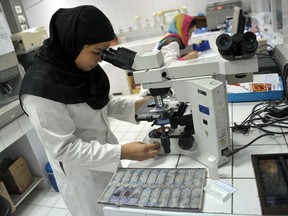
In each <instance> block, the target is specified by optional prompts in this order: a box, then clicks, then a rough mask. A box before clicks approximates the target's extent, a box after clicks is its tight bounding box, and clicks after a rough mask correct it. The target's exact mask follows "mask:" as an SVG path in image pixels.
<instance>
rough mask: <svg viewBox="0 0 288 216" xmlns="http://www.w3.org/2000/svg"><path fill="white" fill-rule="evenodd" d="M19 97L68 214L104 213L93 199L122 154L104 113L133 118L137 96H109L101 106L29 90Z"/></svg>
mask: <svg viewBox="0 0 288 216" xmlns="http://www.w3.org/2000/svg"><path fill="white" fill-rule="evenodd" d="M22 102H23V105H24V106H23V107H24V109H25V111H26V113H27V114H28V115H29V119H30V120H31V122H32V124H33V126H34V128H35V130H36V132H37V134H38V135H39V137H40V140H41V141H42V143H43V145H44V147H45V150H46V153H47V157H48V160H49V162H50V164H51V166H52V169H53V172H54V175H55V177H56V181H57V185H58V187H59V190H60V193H61V196H62V198H63V201H64V202H65V204H66V205H67V207H68V209H69V211H70V213H71V214H72V216H100V215H103V211H102V208H103V205H97V201H98V200H99V198H100V195H101V193H102V192H103V191H104V189H105V187H106V185H107V184H108V182H109V180H110V178H111V177H112V175H113V172H114V171H116V169H117V167H118V165H119V162H120V154H121V145H117V144H118V141H117V139H116V137H115V136H114V135H113V133H112V132H111V130H110V128H109V120H108V116H111V117H114V118H117V119H120V120H125V121H128V122H131V123H136V121H135V118H134V116H135V100H133V99H120V98H114V97H112V96H111V100H110V102H109V103H108V104H107V105H106V106H105V107H104V108H103V109H101V110H93V109H92V108H90V107H89V106H88V105H87V104H86V103H79V104H69V105H67V104H63V103H59V102H55V101H51V100H48V99H45V98H41V97H37V96H33V95H24V96H23V97H22ZM39 145H40V144H39ZM60 161H61V162H62V163H63V168H64V171H63V170H62V168H61V166H60V165H59V162H60Z"/></svg>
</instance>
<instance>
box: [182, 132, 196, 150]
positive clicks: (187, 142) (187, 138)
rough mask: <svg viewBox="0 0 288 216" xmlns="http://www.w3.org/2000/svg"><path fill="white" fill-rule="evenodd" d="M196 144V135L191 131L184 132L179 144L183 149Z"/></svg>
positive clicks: (188, 148)
mask: <svg viewBox="0 0 288 216" xmlns="http://www.w3.org/2000/svg"><path fill="white" fill-rule="evenodd" d="M193 144H194V137H193V136H192V134H191V133H187V132H182V133H181V134H180V137H179V140H178V146H179V147H180V148H181V149H183V150H190V149H191V148H192V147H193Z"/></svg>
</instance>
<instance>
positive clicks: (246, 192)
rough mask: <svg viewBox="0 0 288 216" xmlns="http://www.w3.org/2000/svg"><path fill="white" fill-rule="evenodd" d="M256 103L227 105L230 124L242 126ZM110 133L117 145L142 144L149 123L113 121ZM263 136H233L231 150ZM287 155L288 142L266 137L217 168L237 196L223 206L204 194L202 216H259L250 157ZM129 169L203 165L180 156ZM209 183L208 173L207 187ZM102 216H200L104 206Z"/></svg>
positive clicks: (162, 157)
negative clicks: (115, 138) (114, 137)
mask: <svg viewBox="0 0 288 216" xmlns="http://www.w3.org/2000/svg"><path fill="white" fill-rule="evenodd" d="M255 104H257V102H250V103H233V104H229V117H230V122H231V123H233V122H236V123H241V122H242V121H243V120H244V119H245V118H246V117H247V116H248V115H249V114H250V113H251V110H252V107H253V106H254V105H255ZM111 126H112V129H113V131H114V133H115V135H116V136H117V137H119V140H120V143H126V142H130V141H132V140H135V139H136V140H137V139H139V140H141V139H143V137H144V136H146V134H147V132H148V131H149V130H150V129H151V123H149V122H141V123H140V125H137V126H135V125H130V124H127V123H124V122H119V121H116V120H112V122H111ZM261 134H263V132H261V131H259V130H257V129H251V131H250V132H249V133H248V134H245V135H243V134H241V133H236V132H234V133H232V132H231V138H232V146H234V147H237V148H238V147H240V146H243V145H245V144H247V143H249V142H250V141H251V140H253V139H254V138H255V137H257V136H259V135H261ZM285 152H287V153H288V148H287V142H286V141H285V138H284V135H276V136H266V137H263V138H261V139H259V140H257V141H256V142H255V143H253V145H251V146H249V147H248V148H245V149H243V150H242V151H240V152H238V153H237V154H235V155H234V156H233V157H231V160H230V161H229V162H228V163H226V164H224V165H222V166H221V167H220V168H219V170H218V171H219V176H220V179H221V180H224V181H226V182H227V183H230V184H232V185H233V187H234V188H236V189H237V190H236V192H234V193H233V194H232V197H231V198H229V199H228V200H227V201H225V202H222V201H219V200H216V199H215V198H213V197H211V196H209V195H207V194H206V193H204V199H203V208H202V211H201V215H206V216H212V215H213V216H215V215H238V216H239V215H246V216H248V215H249V216H252V215H254V216H255V215H261V207H260V201H259V197H258V191H257V185H256V180H255V175H254V170H253V166H252V162H251V155H252V154H272V153H285ZM126 165H128V166H129V168H130V167H131V168H135V167H139V168H144V167H145V168H148V167H149V168H175V167H177V168H205V166H204V165H203V164H201V163H200V162H198V161H196V160H195V159H193V158H190V157H188V156H179V155H159V156H158V157H157V158H155V159H150V160H147V161H143V162H136V161H133V162H130V161H127V164H126ZM209 182H211V180H210V178H209V173H208V171H207V178H206V185H207V184H208V183H209ZM104 209H105V213H106V215H105V216H113V215H117V216H124V215H125V216H127V215H131V216H143V215H145V216H156V215H163V216H164V215H165V216H168V215H171V216H172V215H173V216H175V215H177V216H187V215H199V213H191V212H189V213H187V212H179V211H177V212H174V211H164V210H161V209H159V210H150V209H140V208H127V207H116V206H106V207H105V208H104Z"/></svg>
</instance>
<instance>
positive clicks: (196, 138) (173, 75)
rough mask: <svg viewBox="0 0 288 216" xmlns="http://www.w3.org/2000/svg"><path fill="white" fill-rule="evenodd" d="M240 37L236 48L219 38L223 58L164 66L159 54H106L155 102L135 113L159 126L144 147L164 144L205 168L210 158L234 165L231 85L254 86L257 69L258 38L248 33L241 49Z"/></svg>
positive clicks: (163, 150) (227, 39)
mask: <svg viewBox="0 0 288 216" xmlns="http://www.w3.org/2000/svg"><path fill="white" fill-rule="evenodd" d="M238 36H239V35H238ZM238 36H237V38H236V39H235V40H237V41H236V42H235V43H234V42H233V39H232V38H230V37H228V36H227V35H226V34H222V35H220V36H219V37H218V38H217V40H216V44H217V46H218V51H219V53H220V55H217V56H214V57H206V58H204V57H203V58H197V59H193V60H187V61H172V62H168V63H165V64H164V60H163V56H162V53H161V51H160V50H157V51H151V52H146V53H136V52H134V51H131V50H128V49H126V48H123V47H120V48H118V49H117V50H114V49H111V48H110V49H109V50H107V51H104V53H103V56H102V59H103V60H105V61H108V62H110V63H112V64H113V65H115V66H117V67H120V68H122V69H125V70H130V71H133V76H134V80H135V82H136V83H139V84H142V86H143V88H144V89H149V91H150V93H151V96H153V97H154V100H153V99H152V100H151V101H148V102H147V103H146V104H145V105H144V106H143V107H142V108H141V110H140V111H139V112H138V113H137V114H136V120H138V121H148V122H153V125H154V126H157V127H158V128H156V129H152V130H151V131H150V132H149V133H148V134H147V136H146V138H145V139H144V142H147V143H151V142H160V143H161V153H162V154H181V155H187V156H189V157H192V158H194V159H196V160H198V161H199V162H201V163H203V164H204V165H205V166H209V161H208V158H209V157H210V156H214V157H215V158H216V159H217V163H218V166H221V165H222V164H224V163H226V162H228V161H229V157H226V156H225V155H224V152H225V151H227V150H228V149H229V148H230V126H229V113H228V102H227V91H226V84H227V83H240V82H251V81H252V80H253V72H256V71H257V70H258V60H257V58H256V56H255V55H254V54H255V51H256V49H257V44H258V43H257V40H256V36H255V35H254V34H253V33H251V34H250V33H248V35H245V37H243V41H244V40H245V42H242V45H241V38H240V39H239V37H238ZM247 38H248V39H249V40H248V39H247ZM231 41H232V42H231ZM247 41H248V42H247ZM245 43H246V44H248V45H249V49H248V51H249V52H247V51H246V50H247V49H244V48H247V46H245V47H244V45H245ZM239 44H240V45H241V46H240V47H239ZM243 44H244V45H243ZM252 45H253V46H252ZM236 46H237V47H236Z"/></svg>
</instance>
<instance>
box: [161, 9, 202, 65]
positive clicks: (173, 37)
mask: <svg viewBox="0 0 288 216" xmlns="http://www.w3.org/2000/svg"><path fill="white" fill-rule="evenodd" d="M195 30H196V17H192V16H189V15H187V14H180V13H179V14H177V15H176V16H175V17H174V18H173V20H172V21H171V23H170V26H169V29H168V34H166V35H165V36H164V37H163V38H162V39H161V40H160V41H159V43H158V44H157V49H158V50H161V51H162V53H163V56H164V61H165V62H169V61H171V60H188V59H194V58H197V57H198V52H197V51H190V52H188V53H186V54H183V53H182V52H183V51H184V50H185V48H186V47H187V46H188V41H189V39H190V37H191V35H192V34H193V32H194V31H195ZM184 52H185V51H184Z"/></svg>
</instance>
